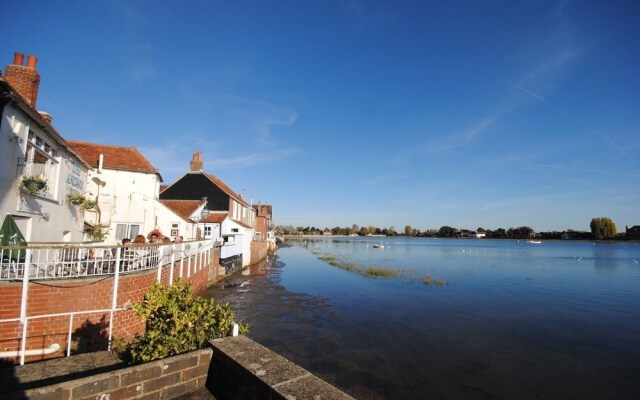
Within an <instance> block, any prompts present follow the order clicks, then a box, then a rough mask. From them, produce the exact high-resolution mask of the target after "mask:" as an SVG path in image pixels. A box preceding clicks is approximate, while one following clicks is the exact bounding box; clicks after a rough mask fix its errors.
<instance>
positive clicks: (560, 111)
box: [504, 79, 638, 163]
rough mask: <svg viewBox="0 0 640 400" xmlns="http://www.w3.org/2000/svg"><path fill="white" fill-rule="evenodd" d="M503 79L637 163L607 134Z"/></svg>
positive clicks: (635, 161)
mask: <svg viewBox="0 0 640 400" xmlns="http://www.w3.org/2000/svg"><path fill="white" fill-rule="evenodd" d="M504 81H505V82H506V83H507V84H509V85H511V86H513V87H514V88H516V89H518V90H520V91H522V92H524V93H526V94H528V95H529V96H531V97H533V98H535V99H537V100H538V101H540V102H542V103H544V104H545V105H547V106H548V107H549V108H551V109H553V110H554V111H557V112H559V113H560V114H563V115H564V116H566V117H567V118H568V119H569V120H571V121H572V122H573V123H575V124H577V125H580V126H581V127H583V128H585V129H586V130H588V131H589V132H591V133H593V134H595V135H597V136H600V137H602V138H603V139H604V140H606V141H607V142H608V143H609V145H611V147H613V148H614V149H615V150H616V151H617V152H618V153H620V154H621V155H623V156H624V157H626V158H628V159H629V160H631V161H633V162H634V163H637V162H638V160H636V159H635V158H634V157H633V156H631V154H629V153H627V152H626V151H624V150H623V149H622V148H621V147H620V146H618V145H617V144H616V143H615V142H614V141H613V140H612V139H611V138H610V137H609V136H607V135H605V134H604V133H602V132H600V131H598V130H596V129H594V128H592V127H591V126H589V125H587V124H585V123H584V122H582V121H580V120H578V119H577V118H575V117H573V116H572V115H570V114H569V113H568V112H566V111H564V110H563V109H561V108H559V107H557V106H555V105H553V104H551V103H550V102H549V101H547V100H546V99H545V98H544V97H542V96H540V95H538V94H536V93H534V92H532V91H531V90H528V89H526V88H524V87H522V86H521V85H518V84H516V83H514V82H511V81H509V80H507V79H504Z"/></svg>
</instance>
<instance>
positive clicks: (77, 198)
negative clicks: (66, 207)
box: [67, 192, 86, 206]
mask: <svg viewBox="0 0 640 400" xmlns="http://www.w3.org/2000/svg"><path fill="white" fill-rule="evenodd" d="M67 201H68V202H69V204H71V205H73V206H81V205H83V204H84V202H85V201H86V200H85V198H84V196H83V195H82V194H81V193H80V192H75V193H73V194H68V195H67Z"/></svg>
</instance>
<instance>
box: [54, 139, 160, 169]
mask: <svg viewBox="0 0 640 400" xmlns="http://www.w3.org/2000/svg"><path fill="white" fill-rule="evenodd" d="M67 143H68V144H69V146H70V147H71V148H72V149H73V150H75V151H76V152H77V153H78V154H80V156H81V157H82V158H84V159H85V160H86V161H87V162H88V163H89V165H91V166H92V167H94V168H97V167H98V161H99V160H100V154H102V155H103V161H102V167H103V168H106V169H119V170H124V171H134V172H146V173H151V174H154V173H155V174H158V175H160V173H159V172H158V170H157V169H156V168H155V167H154V166H153V165H151V163H150V162H149V160H147V159H146V158H145V157H144V156H143V155H142V154H141V153H140V152H139V151H138V149H136V148H135V147H124V146H111V145H106V144H95V143H88V142H77V141H73V140H67Z"/></svg>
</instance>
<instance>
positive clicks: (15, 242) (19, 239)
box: [0, 214, 27, 261]
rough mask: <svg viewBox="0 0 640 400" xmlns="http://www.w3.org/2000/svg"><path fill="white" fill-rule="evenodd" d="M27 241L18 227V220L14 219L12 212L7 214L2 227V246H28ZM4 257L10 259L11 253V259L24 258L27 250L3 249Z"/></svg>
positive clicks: (0, 231) (0, 237)
mask: <svg viewBox="0 0 640 400" xmlns="http://www.w3.org/2000/svg"><path fill="white" fill-rule="evenodd" d="M26 245H27V241H26V240H24V236H22V232H20V229H18V225H16V221H14V220H13V217H12V216H11V214H7V216H6V217H5V218H4V222H3V223H2V228H0V246H26ZM2 253H3V254H2V258H3V259H5V258H6V259H8V258H9V254H11V256H10V257H11V259H12V260H15V261H19V260H22V259H24V255H25V250H18V251H15V250H13V251H9V250H3V252H2Z"/></svg>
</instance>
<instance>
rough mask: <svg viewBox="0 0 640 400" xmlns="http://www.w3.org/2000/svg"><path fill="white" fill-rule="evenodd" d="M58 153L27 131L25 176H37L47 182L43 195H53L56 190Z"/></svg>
mask: <svg viewBox="0 0 640 400" xmlns="http://www.w3.org/2000/svg"><path fill="white" fill-rule="evenodd" d="M57 158H58V152H57V151H56V149H54V148H53V146H52V145H51V144H49V143H47V141H46V140H44V139H43V138H41V137H40V136H37V135H36V134H35V133H34V132H33V131H31V130H30V131H29V136H28V143H27V155H26V160H25V172H24V175H25V176H37V177H40V178H43V179H45V180H46V181H47V189H46V192H44V194H49V195H53V194H55V190H56V188H57V185H56V181H57V174H58V169H59V162H58V160H57Z"/></svg>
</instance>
